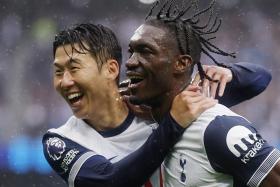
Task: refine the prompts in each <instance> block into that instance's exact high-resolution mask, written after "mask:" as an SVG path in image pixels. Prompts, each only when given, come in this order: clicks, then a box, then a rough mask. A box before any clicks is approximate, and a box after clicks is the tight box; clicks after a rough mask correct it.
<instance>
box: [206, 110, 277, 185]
mask: <svg viewBox="0 0 280 187" xmlns="http://www.w3.org/2000/svg"><path fill="white" fill-rule="evenodd" d="M204 145H205V150H206V153H207V156H208V159H209V161H210V163H211V165H212V167H213V168H214V169H215V170H216V171H218V172H223V173H226V174H229V175H232V176H233V179H234V186H238V187H241V186H249V187H253V186H254V187H255V186H259V184H260V183H261V182H262V180H263V179H264V178H265V177H266V175H267V174H268V173H269V172H270V171H271V170H272V168H273V167H274V166H275V164H276V163H277V162H278V161H279V160H280V152H279V150H277V149H275V148H274V147H273V146H271V145H269V144H268V143H267V141H266V140H264V139H263V138H262V137H261V135H260V134H259V133H258V132H257V131H256V130H255V128H253V127H252V125H251V124H250V122H248V121H247V120H245V119H244V118H242V117H237V116H219V117H216V119H214V120H213V121H212V122H211V123H210V124H209V126H208V127H207V128H206V130H205V133H204Z"/></svg>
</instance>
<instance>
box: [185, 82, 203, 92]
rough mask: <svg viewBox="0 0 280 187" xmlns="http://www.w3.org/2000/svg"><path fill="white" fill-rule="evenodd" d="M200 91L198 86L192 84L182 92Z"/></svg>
mask: <svg viewBox="0 0 280 187" xmlns="http://www.w3.org/2000/svg"><path fill="white" fill-rule="evenodd" d="M200 90H201V87H200V86H198V85H192V84H190V85H188V86H187V87H186V88H185V89H184V91H191V92H197V91H200Z"/></svg>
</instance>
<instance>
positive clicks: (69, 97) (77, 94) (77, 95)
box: [67, 93, 82, 100]
mask: <svg viewBox="0 0 280 187" xmlns="http://www.w3.org/2000/svg"><path fill="white" fill-rule="evenodd" d="M81 95H82V94H81V93H74V94H70V95H68V96H67V98H68V99H69V100H70V99H73V98H75V97H79V96H81Z"/></svg>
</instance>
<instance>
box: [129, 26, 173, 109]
mask: <svg viewBox="0 0 280 187" xmlns="http://www.w3.org/2000/svg"><path fill="white" fill-rule="evenodd" d="M174 40H176V39H174V38H173V39H171V38H170V37H169V35H167V31H166V30H165V29H162V28H160V27H156V26H152V25H148V24H143V25H141V26H140V27H139V28H138V29H137V30H136V31H135V33H134V35H133V36H132V37H131V39H130V44H129V52H130V55H131V56H130V58H129V60H128V61H127V63H126V68H127V71H126V75H127V77H128V78H129V79H130V80H131V84H130V86H129V88H130V90H131V94H132V96H131V98H130V100H131V102H133V103H134V104H139V103H146V104H149V103H150V102H152V101H153V100H155V99H158V98H160V97H161V96H163V94H168V93H169V91H170V89H171V88H172V77H173V76H174V75H173V62H174V61H175V58H176V56H178V55H175V53H174V50H173V49H174V48H176V45H175V44H176V43H175V42H172V41H174Z"/></svg>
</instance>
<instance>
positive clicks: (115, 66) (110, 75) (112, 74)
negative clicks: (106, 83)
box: [104, 59, 120, 80]
mask: <svg viewBox="0 0 280 187" xmlns="http://www.w3.org/2000/svg"><path fill="white" fill-rule="evenodd" d="M104 66H105V67H104V71H105V75H106V77H107V79H112V80H115V79H116V78H117V77H118V76H119V73H120V69H119V63H118V62H117V61H116V60H114V59H109V60H107V61H106V63H105V64H104Z"/></svg>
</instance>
